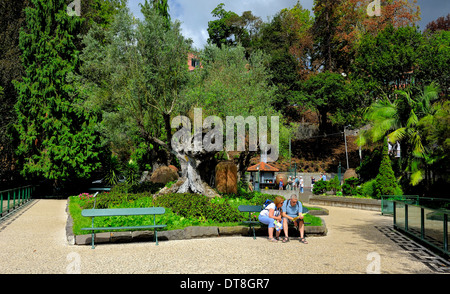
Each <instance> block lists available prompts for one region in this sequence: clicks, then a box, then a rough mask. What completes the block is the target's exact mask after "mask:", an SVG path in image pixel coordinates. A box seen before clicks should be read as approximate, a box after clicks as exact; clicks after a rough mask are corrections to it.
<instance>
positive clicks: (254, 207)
mask: <svg viewBox="0 0 450 294" xmlns="http://www.w3.org/2000/svg"><path fill="white" fill-rule="evenodd" d="M238 210H239V211H240V212H248V221H243V222H242V223H243V224H245V225H248V226H249V227H250V228H252V229H253V239H256V235H255V225H260V224H261V223H260V222H259V221H258V220H256V221H254V220H252V213H253V212H258V213H259V212H261V210H262V206H261V205H239V207H238Z"/></svg>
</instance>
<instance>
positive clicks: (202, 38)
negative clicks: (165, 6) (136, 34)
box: [128, 0, 450, 49]
mask: <svg viewBox="0 0 450 294" xmlns="http://www.w3.org/2000/svg"><path fill="white" fill-rule="evenodd" d="M313 1H314V0H300V4H301V5H302V6H303V8H306V9H309V10H312V7H313ZM143 2H144V0H128V6H129V7H130V9H131V11H132V12H133V14H134V15H135V16H136V17H139V16H140V15H141V14H140V8H139V3H143ZM220 3H224V4H225V6H224V9H225V10H227V11H233V12H235V13H237V14H238V15H242V13H243V12H244V11H248V10H250V11H251V12H252V13H253V15H255V16H259V17H261V19H262V20H263V21H267V20H268V19H270V18H272V17H273V16H274V15H275V14H276V13H278V12H279V11H280V10H281V9H283V8H290V7H293V6H294V5H295V4H296V3H297V0H169V7H170V15H171V17H172V19H178V20H179V21H180V22H181V23H182V26H181V27H182V29H183V34H184V36H185V37H187V38H190V39H192V40H193V41H194V47H196V48H197V49H202V48H203V46H204V45H205V44H206V41H207V39H208V32H207V28H208V21H211V20H213V19H214V18H213V16H212V15H211V11H213V10H214V8H216V7H217V5H219V4H220ZM418 4H419V5H420V7H421V11H422V21H421V22H420V26H421V28H424V26H425V25H426V24H427V23H428V22H430V21H432V20H435V19H436V18H438V17H439V16H445V15H446V14H447V13H448V12H449V11H450V7H449V6H450V1H448V0H418Z"/></svg>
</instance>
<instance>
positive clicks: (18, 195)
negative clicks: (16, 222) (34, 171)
mask: <svg viewBox="0 0 450 294" xmlns="http://www.w3.org/2000/svg"><path fill="white" fill-rule="evenodd" d="M33 191H34V187H33V186H24V187H19V188H15V189H9V190H4V191H0V218H1V217H2V216H4V215H6V214H8V213H10V212H11V211H13V210H14V209H16V208H18V207H19V206H21V205H23V204H24V203H26V202H28V201H30V200H31V194H32V193H33Z"/></svg>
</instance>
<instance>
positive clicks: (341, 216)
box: [0, 200, 433, 274]
mask: <svg viewBox="0 0 450 294" xmlns="http://www.w3.org/2000/svg"><path fill="white" fill-rule="evenodd" d="M66 203H67V201H65V200H34V201H33V202H32V203H31V204H29V205H27V207H25V208H23V209H22V210H21V211H19V212H18V213H17V215H15V216H13V217H12V218H10V219H7V220H6V221H3V222H1V223H0V248H1V249H0V274H6V273H18V274H27V273H39V274H53V273H58V274H65V273H82V274H94V273H103V274H111V273H113V274H114V273H117V274H119V273H120V274H131V273H141V274H166V273H169V274H283V273H289V274H365V273H367V272H368V271H375V272H377V271H379V272H380V273H382V274H417V273H420V274H427V273H433V271H431V270H430V269H429V268H428V267H427V266H426V265H424V264H423V263H421V262H419V261H418V260H416V259H415V258H414V257H412V256H411V255H410V254H409V253H407V252H406V251H404V250H403V249H402V248H401V247H399V246H398V245H397V244H396V243H394V242H393V241H392V240H390V239H389V238H388V237H386V236H385V235H384V234H383V233H381V232H380V231H379V230H378V229H377V228H375V226H392V218H391V217H387V216H382V215H380V213H379V212H373V211H365V210H356V209H347V208H340V207H325V208H327V209H328V210H329V212H330V214H329V215H328V216H323V217H322V218H323V219H324V220H325V223H326V225H327V228H328V235H327V236H325V237H310V238H308V239H307V240H308V242H309V244H301V243H299V242H298V240H296V239H292V240H291V241H290V242H288V243H284V244H283V243H281V242H278V243H270V242H268V241H267V239H266V238H262V237H260V238H257V239H256V240H253V238H251V237H219V238H209V239H193V240H180V241H160V242H159V246H156V245H155V243H152V242H151V243H126V244H99V245H98V246H97V247H96V249H95V250H92V249H91V247H90V245H88V246H76V245H68V243H67V240H66V233H65V225H66V220H67V214H66V211H65V209H66ZM276 261H279V262H284V265H285V266H281V264H280V266H276V265H275V263H276Z"/></svg>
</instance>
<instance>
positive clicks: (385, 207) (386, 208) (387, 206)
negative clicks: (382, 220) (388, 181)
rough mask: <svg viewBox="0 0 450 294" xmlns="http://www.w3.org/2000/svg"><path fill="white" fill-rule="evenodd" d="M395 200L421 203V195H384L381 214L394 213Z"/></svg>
mask: <svg viewBox="0 0 450 294" xmlns="http://www.w3.org/2000/svg"><path fill="white" fill-rule="evenodd" d="M394 200H401V201H407V202H408V203H409V204H419V195H382V196H381V214H382V215H393V214H394V204H393V202H394Z"/></svg>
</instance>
